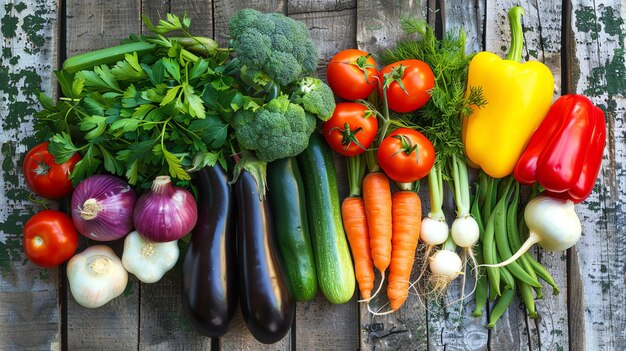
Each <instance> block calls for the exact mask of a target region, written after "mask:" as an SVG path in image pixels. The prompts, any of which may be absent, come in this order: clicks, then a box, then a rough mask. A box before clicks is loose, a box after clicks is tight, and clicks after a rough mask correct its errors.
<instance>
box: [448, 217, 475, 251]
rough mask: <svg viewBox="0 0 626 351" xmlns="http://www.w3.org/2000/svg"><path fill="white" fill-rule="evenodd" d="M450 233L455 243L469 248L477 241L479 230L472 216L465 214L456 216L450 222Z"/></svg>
mask: <svg viewBox="0 0 626 351" xmlns="http://www.w3.org/2000/svg"><path fill="white" fill-rule="evenodd" d="M450 234H452V240H454V243H455V244H457V245H458V246H460V247H462V248H468V249H471V248H472V247H474V245H476V243H477V242H478V239H479V237H480V230H479V228H478V223H477V222H476V220H475V219H474V217H472V216H470V215H466V216H463V217H457V218H456V219H455V220H454V222H452V228H451V230H450Z"/></svg>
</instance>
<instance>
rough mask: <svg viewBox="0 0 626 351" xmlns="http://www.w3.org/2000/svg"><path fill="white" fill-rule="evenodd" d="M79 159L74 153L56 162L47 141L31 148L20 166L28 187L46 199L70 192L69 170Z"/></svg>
mask: <svg viewBox="0 0 626 351" xmlns="http://www.w3.org/2000/svg"><path fill="white" fill-rule="evenodd" d="M80 160H81V157H80V155H79V154H78V153H75V154H74V155H73V156H72V157H71V158H70V159H69V160H67V161H65V162H63V163H61V164H57V163H56V162H54V156H52V154H51V153H50V152H48V142H45V143H41V144H39V145H37V146H35V147H34V148H32V149H31V150H30V151H28V153H27V154H26V157H24V165H23V167H22V169H23V172H24V178H25V179H26V184H27V185H28V187H29V188H30V189H31V190H32V191H33V192H34V193H35V194H37V195H39V196H41V197H45V198H47V199H58V198H60V197H63V196H66V195H69V194H70V193H71V192H72V181H71V180H70V172H71V171H72V169H74V166H75V165H76V164H77V163H78V161H80Z"/></svg>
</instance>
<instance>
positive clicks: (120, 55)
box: [63, 41, 156, 73]
mask: <svg viewBox="0 0 626 351" xmlns="http://www.w3.org/2000/svg"><path fill="white" fill-rule="evenodd" d="M155 48H156V44H152V43H148V42H145V41H138V42H134V43H127V44H121V45H117V46H112V47H109V48H104V49H100V50H95V51H90V52H86V53H84V54H80V55H76V56H72V57H69V58H68V59H67V60H65V61H63V70H65V71H67V72H69V73H75V72H78V71H81V70H84V69H91V68H93V67H95V66H99V65H111V64H114V63H116V62H118V61H120V60H123V59H124V57H125V55H126V54H132V53H133V52H136V53H137V54H138V55H141V54H144V53H147V52H151V51H153V50H154V49H155Z"/></svg>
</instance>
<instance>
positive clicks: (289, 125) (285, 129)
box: [232, 95, 315, 162]
mask: <svg viewBox="0 0 626 351" xmlns="http://www.w3.org/2000/svg"><path fill="white" fill-rule="evenodd" d="M232 125H233V128H234V129H235V136H236V137H237V142H238V143H239V146H241V147H242V148H244V149H247V150H252V151H255V153H256V156H257V158H258V159H259V160H260V161H265V162H271V161H274V160H277V159H279V158H284V157H291V156H296V155H298V154H300V153H301V152H302V151H304V149H306V147H307V146H308V145H309V136H310V135H311V133H313V130H314V129H315V117H314V116H313V115H311V114H309V113H307V112H305V111H304V109H303V108H302V107H301V106H300V105H296V104H294V103H291V101H289V98H288V97H287V96H286V95H281V96H279V97H277V98H276V99H273V100H271V101H270V102H268V103H267V104H266V105H263V106H261V107H259V108H258V109H257V110H256V111H251V110H239V111H237V112H236V113H235V116H234V118H233V122H232Z"/></svg>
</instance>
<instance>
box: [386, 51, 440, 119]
mask: <svg viewBox="0 0 626 351" xmlns="http://www.w3.org/2000/svg"><path fill="white" fill-rule="evenodd" d="M385 75H388V78H385ZM380 79H381V84H380V85H379V86H378V92H379V94H380V95H381V96H382V94H383V84H382V83H383V81H385V80H387V82H386V83H387V84H388V87H387V103H388V104H389V109H390V110H392V111H396V112H401V113H404V112H411V111H415V110H417V109H418V108H420V107H422V106H424V104H425V103H427V102H428V100H429V99H430V94H429V93H428V91H429V90H430V89H432V88H433V87H434V86H435V77H434V75H433V71H432V69H430V67H429V66H428V65H427V64H426V62H424V61H420V60H402V61H398V62H394V63H392V64H390V65H388V66H386V67H385V68H383V69H382V70H380ZM398 80H399V81H401V82H402V85H403V86H404V89H402V86H400V84H399V83H398ZM405 90H406V91H405Z"/></svg>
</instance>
